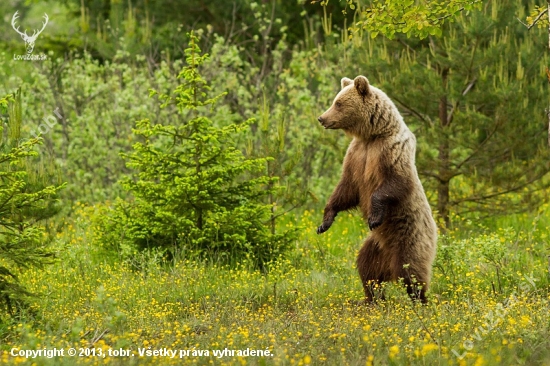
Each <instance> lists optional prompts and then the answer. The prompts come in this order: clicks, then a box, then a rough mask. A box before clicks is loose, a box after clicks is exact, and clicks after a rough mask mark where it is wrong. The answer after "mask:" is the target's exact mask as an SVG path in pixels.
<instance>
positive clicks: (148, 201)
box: [102, 34, 292, 265]
mask: <svg viewBox="0 0 550 366" xmlns="http://www.w3.org/2000/svg"><path fill="white" fill-rule="evenodd" d="M200 52H201V51H200V49H199V47H198V45H197V38H196V36H194V35H193V34H191V42H190V44H189V48H188V49H186V56H187V57H186V61H187V66H186V67H184V68H183V70H182V71H181V73H180V74H179V76H178V78H179V79H182V80H183V82H182V83H181V84H180V85H179V86H178V87H177V88H176V89H175V90H174V91H173V93H171V94H163V93H161V94H160V95H159V100H160V101H161V102H162V107H166V106H168V105H171V104H175V105H176V107H177V109H178V112H179V115H180V116H181V117H182V119H183V121H180V122H179V123H178V124H174V125H171V124H152V123H151V122H150V121H149V120H148V119H145V120H141V121H139V122H138V123H137V125H136V129H135V130H134V133H135V134H136V135H137V136H139V137H140V140H141V141H140V142H137V143H135V144H134V145H133V149H134V151H133V152H132V153H130V154H124V155H123V156H124V158H125V159H126V161H127V166H128V167H129V168H131V169H133V171H135V172H136V173H135V174H134V175H133V176H131V177H128V178H126V179H124V180H123V182H122V185H123V187H124V189H126V190H127V191H128V192H130V193H131V194H132V196H133V197H134V201H133V202H131V203H129V204H127V203H124V202H122V201H119V202H117V204H116V206H115V209H114V211H113V213H112V215H111V217H107V218H106V219H105V221H104V223H103V238H102V241H103V242H109V241H114V243H115V245H117V244H118V243H119V242H120V241H122V243H121V245H122V247H123V248H124V246H125V245H126V246H127V248H130V251H132V250H133V249H136V248H137V249H146V248H163V249H167V250H169V251H170V252H171V254H172V255H182V256H188V255H199V256H202V257H208V258H211V259H219V260H230V261H237V260H243V259H245V258H246V259H248V260H250V261H251V262H252V263H254V264H257V265H263V264H265V263H266V262H268V261H270V260H272V259H274V258H276V257H277V256H278V254H279V253H281V252H282V251H283V250H284V249H285V248H286V247H287V246H288V244H289V242H290V240H291V239H292V236H291V235H290V234H288V233H284V234H278V233H276V232H269V231H268V230H267V226H266V222H267V221H268V220H269V217H270V208H271V206H270V205H266V204H265V203H262V200H263V199H264V198H265V197H266V196H267V195H269V194H273V193H274V185H273V183H274V182H275V181H276V179H277V178H276V177H268V176H266V175H264V174H265V173H264V172H265V169H266V164H267V162H268V161H269V160H270V159H268V158H256V159H247V158H245V157H244V156H243V154H242V152H241V151H240V150H238V149H237V148H236V147H235V142H234V138H233V136H234V135H239V134H242V133H243V132H245V131H246V130H248V129H249V125H250V123H252V121H251V120H249V121H247V122H244V123H240V124H229V125H226V126H221V127H217V126H215V125H214V123H213V122H212V121H211V120H210V119H209V118H208V117H207V114H208V112H209V110H211V109H213V108H214V106H215V104H216V103H217V102H218V100H219V99H220V98H221V97H223V95H217V96H215V97H208V91H209V90H210V87H209V85H208V83H207V81H206V80H205V79H204V78H203V77H202V76H201V75H200V73H199V67H200V66H201V65H202V64H203V63H204V61H205V60H206V58H207V55H201V54H200ZM151 94H156V92H152V93H151ZM269 187H271V188H269Z"/></svg>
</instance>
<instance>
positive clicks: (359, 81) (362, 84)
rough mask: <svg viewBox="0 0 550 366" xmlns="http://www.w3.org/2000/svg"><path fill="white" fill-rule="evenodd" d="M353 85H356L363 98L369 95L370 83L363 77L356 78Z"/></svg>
mask: <svg viewBox="0 0 550 366" xmlns="http://www.w3.org/2000/svg"><path fill="white" fill-rule="evenodd" d="M353 84H355V88H356V89H357V92H358V93H359V94H360V95H361V96H363V97H364V96H366V95H367V94H369V81H368V80H367V78H366V77H364V76H363V75H359V76H358V77H356V78H355V80H353Z"/></svg>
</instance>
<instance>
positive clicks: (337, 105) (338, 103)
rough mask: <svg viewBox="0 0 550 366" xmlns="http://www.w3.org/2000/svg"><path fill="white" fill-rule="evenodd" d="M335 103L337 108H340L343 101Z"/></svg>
mask: <svg viewBox="0 0 550 366" xmlns="http://www.w3.org/2000/svg"><path fill="white" fill-rule="evenodd" d="M334 105H335V106H336V108H340V107H341V106H342V103H340V102H336V103H334Z"/></svg>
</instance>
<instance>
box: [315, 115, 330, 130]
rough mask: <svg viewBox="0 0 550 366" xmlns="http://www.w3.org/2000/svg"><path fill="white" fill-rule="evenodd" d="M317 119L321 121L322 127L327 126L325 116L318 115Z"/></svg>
mask: <svg viewBox="0 0 550 366" xmlns="http://www.w3.org/2000/svg"><path fill="white" fill-rule="evenodd" d="M317 120H318V121H319V122H320V123H321V126H323V127H324V128H328V126H327V120H326V119H325V118H323V116H319V118H317Z"/></svg>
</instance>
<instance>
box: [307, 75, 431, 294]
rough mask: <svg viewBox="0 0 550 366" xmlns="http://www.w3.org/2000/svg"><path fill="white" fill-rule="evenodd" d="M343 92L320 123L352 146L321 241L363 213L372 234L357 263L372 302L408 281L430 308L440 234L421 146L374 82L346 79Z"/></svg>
mask: <svg viewBox="0 0 550 366" xmlns="http://www.w3.org/2000/svg"><path fill="white" fill-rule="evenodd" d="M341 86H342V90H341V91H340V92H339V93H338V95H337V96H336V98H335V99H334V102H333V104H332V106H331V107H330V108H329V109H328V110H327V111H326V112H325V113H323V114H322V115H321V116H320V117H319V122H321V124H322V125H323V126H324V127H325V128H327V129H342V130H344V131H345V132H346V133H347V134H350V135H351V136H353V140H352V141H351V143H350V145H349V148H348V151H347V153H346V157H345V158H344V164H343V171H342V177H341V179H340V182H339V183H338V185H337V186H336V188H335V189H334V192H333V193H332V195H331V197H330V199H329V201H328V203H327V205H326V207H325V213H324V217H323V223H322V224H321V226H319V228H318V229H317V233H319V234H321V233H323V232H325V231H326V230H328V229H329V227H330V226H331V225H332V223H333V222H334V219H335V217H336V215H337V214H338V212H340V211H344V210H348V209H351V208H354V207H357V206H359V208H360V210H361V212H362V214H363V217H364V218H365V220H366V222H367V224H368V226H369V228H370V229H371V233H370V235H369V236H368V237H367V239H366V241H365V243H364V244H363V247H362V248H361V250H360V251H359V256H358V258H357V268H358V270H359V276H360V278H361V282H362V283H363V287H364V290H365V296H366V299H367V301H372V300H373V299H374V295H375V292H374V288H375V287H376V285H377V284H380V283H381V282H385V281H397V280H398V279H400V278H402V279H403V281H404V283H405V285H406V287H407V293H408V294H409V295H410V296H411V298H413V299H419V300H421V301H422V302H426V301H427V300H426V291H427V289H428V286H429V283H430V279H431V267H432V262H433V260H434V257H435V251H436V241H437V228H436V225H435V222H434V220H433V218H432V213H431V209H430V206H429V204H428V200H427V198H426V195H425V193H424V189H423V188H422V184H421V183H420V179H419V178H418V174H417V171H416V167H415V164H414V159H415V150H416V139H415V137H414V135H413V133H412V132H411V131H410V130H409V129H408V127H407V126H406V125H405V123H404V122H403V118H402V117H401V115H400V114H399V112H398V110H397V108H396V107H395V105H394V104H393V102H392V101H391V100H390V99H389V98H388V96H387V95H386V94H385V93H384V92H382V91H381V90H379V89H377V88H375V87H373V86H371V85H369V82H368V80H367V78H365V77H364V76H358V77H356V78H355V80H351V79H348V78H343V79H342V82H341Z"/></svg>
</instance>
